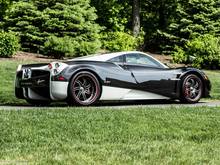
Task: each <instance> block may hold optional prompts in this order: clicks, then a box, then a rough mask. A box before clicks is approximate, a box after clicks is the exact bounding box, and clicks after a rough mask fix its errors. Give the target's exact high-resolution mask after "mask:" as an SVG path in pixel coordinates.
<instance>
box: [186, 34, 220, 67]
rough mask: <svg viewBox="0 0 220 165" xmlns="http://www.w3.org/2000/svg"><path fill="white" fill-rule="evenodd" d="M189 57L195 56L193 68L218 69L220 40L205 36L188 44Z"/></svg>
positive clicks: (187, 52)
mask: <svg viewBox="0 0 220 165" xmlns="http://www.w3.org/2000/svg"><path fill="white" fill-rule="evenodd" d="M186 55H187V56H190V55H191V56H194V57H195V59H194V60H193V63H192V64H193V66H195V67H200V68H201V67H202V68H212V69H213V68H217V67H219V66H220V38H217V37H214V36H212V35H204V36H200V37H198V38H195V39H193V40H192V41H190V42H188V44H187V51H186Z"/></svg>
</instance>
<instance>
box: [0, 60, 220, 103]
mask: <svg viewBox="0 0 220 165" xmlns="http://www.w3.org/2000/svg"><path fill="white" fill-rule="evenodd" d="M28 62H29V61H28ZM21 63H27V61H25V62H24V61H11V60H1V59H0V80H1V81H0V104H10V105H13V104H20V105H21V104H26V102H25V101H23V100H18V99H16V98H15V96H14V78H15V72H16V68H17V66H18V65H19V64H21ZM29 63H31V62H29ZM206 73H207V74H208V76H209V78H210V79H211V82H212V92H211V95H212V99H214V100H216V99H218V100H219V99H220V71H206Z"/></svg>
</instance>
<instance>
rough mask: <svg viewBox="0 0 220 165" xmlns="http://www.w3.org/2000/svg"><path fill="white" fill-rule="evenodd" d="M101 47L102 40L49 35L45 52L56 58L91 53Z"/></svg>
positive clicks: (45, 44)
mask: <svg viewBox="0 0 220 165" xmlns="http://www.w3.org/2000/svg"><path fill="white" fill-rule="evenodd" d="M98 48H100V42H99V41H98V40H97V41H96V40H95V41H94V42H85V41H79V40H77V39H76V38H73V37H68V36H65V37H56V36H51V37H48V40H47V41H46V42H45V43H44V54H47V55H49V56H52V57H54V58H63V57H77V56H82V55H85V54H91V53H94V52H96V51H97V49H98Z"/></svg>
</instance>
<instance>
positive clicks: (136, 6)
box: [132, 0, 141, 37]
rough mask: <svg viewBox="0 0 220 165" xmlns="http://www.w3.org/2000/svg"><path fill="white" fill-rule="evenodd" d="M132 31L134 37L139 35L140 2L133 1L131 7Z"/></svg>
mask: <svg viewBox="0 0 220 165" xmlns="http://www.w3.org/2000/svg"><path fill="white" fill-rule="evenodd" d="M132 16H133V17H132V30H133V35H134V36H135V37H136V36H137V35H138V34H139V33H140V24H141V23H140V0H133V7H132Z"/></svg>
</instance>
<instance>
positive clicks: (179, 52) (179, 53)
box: [172, 46, 187, 63]
mask: <svg viewBox="0 0 220 165" xmlns="http://www.w3.org/2000/svg"><path fill="white" fill-rule="evenodd" d="M174 50H175V51H174V52H173V54H172V57H173V62H175V63H186V62H187V56H186V54H185V51H184V50H183V49H182V48H180V47H178V46H175V48H174Z"/></svg>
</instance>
